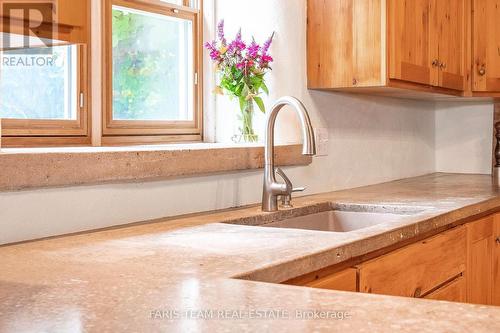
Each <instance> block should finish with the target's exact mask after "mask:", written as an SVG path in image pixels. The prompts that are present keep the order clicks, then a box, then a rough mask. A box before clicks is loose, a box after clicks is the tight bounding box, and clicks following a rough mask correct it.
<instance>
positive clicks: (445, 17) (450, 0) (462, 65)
mask: <svg viewBox="0 0 500 333" xmlns="http://www.w3.org/2000/svg"><path fill="white" fill-rule="evenodd" d="M431 8H432V10H431V11H432V12H433V15H434V18H433V20H432V21H433V24H432V29H431V34H432V36H435V37H436V40H435V42H434V43H433V48H435V47H437V52H435V54H437V57H436V58H435V59H437V61H438V64H437V67H436V70H437V72H438V77H439V80H438V84H437V86H439V87H443V88H448V89H454V90H465V88H466V86H465V85H466V83H467V78H466V74H467V71H466V60H467V59H466V44H467V38H466V36H467V29H466V28H467V25H466V20H465V11H466V1H465V0H446V1H442V0H432V3H431ZM434 8H435V9H434ZM433 39H434V38H431V40H433Z"/></svg>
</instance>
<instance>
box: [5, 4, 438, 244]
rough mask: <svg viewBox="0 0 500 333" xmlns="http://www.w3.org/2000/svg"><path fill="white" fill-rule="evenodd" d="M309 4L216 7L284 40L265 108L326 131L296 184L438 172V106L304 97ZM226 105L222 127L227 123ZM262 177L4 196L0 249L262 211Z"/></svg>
mask: <svg viewBox="0 0 500 333" xmlns="http://www.w3.org/2000/svg"><path fill="white" fill-rule="evenodd" d="M245 2H246V3H248V4H251V5H249V6H244V3H245ZM305 3H306V0H286V1H283V0H252V1H250V0H248V1H241V0H239V1H235V0H218V8H219V9H218V11H217V14H218V16H219V17H220V16H224V17H225V18H226V21H227V25H228V30H229V29H233V32H234V31H235V29H236V27H237V26H238V25H240V24H241V25H242V26H243V29H244V30H245V31H246V32H247V33H248V32H253V31H255V37H256V38H257V39H259V40H263V39H264V38H265V37H266V36H267V35H268V33H270V32H271V31H273V30H274V31H276V32H277V36H276V37H277V38H276V42H275V44H274V46H273V49H272V50H273V55H274V57H275V59H276V63H275V65H274V72H273V73H272V74H271V75H270V77H269V86H270V89H271V92H272V93H271V96H270V98H269V99H268V100H267V104H268V105H269V103H270V102H272V101H273V100H274V99H276V98H277V97H278V96H281V95H285V94H287V95H294V96H296V97H298V98H300V99H302V100H303V101H304V103H305V105H306V107H307V108H308V109H309V111H310V113H311V117H312V121H313V123H314V125H315V127H325V128H328V131H329V139H330V143H329V146H328V153H329V155H328V156H324V157H318V158H315V160H314V162H313V164H312V165H311V166H307V167H296V168H287V170H286V171H287V173H288V174H289V176H290V178H291V179H292V180H293V182H294V183H295V184H296V185H306V186H308V191H307V192H306V193H305V194H312V193H318V192H325V191H331V190H336V189H342V188H350V187H356V186H361V185H367V184H373V183H379V182H384V181H389V180H393V179H399V178H404V177H412V176H417V175H422V174H426V173H430V172H433V171H434V170H435V147H434V142H435V137H434V133H435V131H434V127H435V112H434V103H430V102H417V101H408V100H396V99H387V98H377V97H368V96H358V95H341V94H333V93H324V92H314V91H308V90H307V89H306V72H305V66H306V58H305V24H306V23H305ZM233 10H234V11H235V12H233ZM236 10H237V11H236ZM247 36H248V35H247ZM223 103H226V102H224V101H220V98H219V101H218V108H217V112H218V114H219V117H218V118H220V115H222V117H225V116H226V112H227V108H228V107H227V106H224V104H223ZM294 117H295V116H294V115H293V113H291V112H289V111H286V112H284V114H282V115H281V116H280V117H279V119H278V122H279V130H278V137H279V139H280V141H282V142H290V141H297V133H298V131H297V127H296V123H297V122H296V120H295V118H294ZM218 121H220V120H218ZM261 123H262V119H261ZM223 133H224V131H221V129H219V130H218V133H217V136H218V137H219V138H223V136H224V134H223ZM230 134H231V133H230ZM261 177H262V175H261V172H241V173H231V174H225V175H216V176H208V177H194V178H185V179H179V180H173V181H161V182H151V183H140V184H119V185H101V186H84V187H74V188H63V189H44V190H37V191H24V192H18V193H0V231H1V232H0V244H1V243H7V242H14V241H21V240H25V239H32V238H39V237H44V236H49V235H57V234H64V233H69V232H76V231H82V230H89V229H94V228H101V227H107V226H112V225H120V224H125V223H130V222H136V221H142V220H147V219H154V218H160V217H165V216H173V215H179V214H185V213H192V212H199V211H206V210H213V209H221V208H227V207H234V206H239V205H244V204H251V203H257V202H259V200H260V196H261V191H262V190H261V186H262V185H261V184H262V182H261Z"/></svg>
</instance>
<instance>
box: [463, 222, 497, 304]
mask: <svg viewBox="0 0 500 333" xmlns="http://www.w3.org/2000/svg"><path fill="white" fill-rule="evenodd" d="M493 220H494V217H493V216H489V217H487V218H484V219H481V220H479V221H476V222H472V223H469V224H468V225H467V228H468V246H469V250H468V252H469V262H468V265H467V266H468V277H469V284H468V291H467V294H468V298H467V299H468V301H469V302H470V303H474V304H492V297H493V242H494V240H493Z"/></svg>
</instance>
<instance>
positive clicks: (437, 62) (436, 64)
mask: <svg viewBox="0 0 500 333" xmlns="http://www.w3.org/2000/svg"><path fill="white" fill-rule="evenodd" d="M437 66H439V60H438V59H434V61H433V62H432V67H437Z"/></svg>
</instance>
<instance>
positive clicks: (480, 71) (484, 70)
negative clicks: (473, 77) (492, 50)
mask: <svg viewBox="0 0 500 333" xmlns="http://www.w3.org/2000/svg"><path fill="white" fill-rule="evenodd" d="M477 72H478V73H479V75H481V76H485V75H486V67H485V66H484V65H483V66H481V68H479V70H478V71H477Z"/></svg>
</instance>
